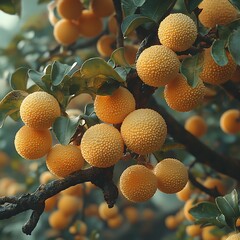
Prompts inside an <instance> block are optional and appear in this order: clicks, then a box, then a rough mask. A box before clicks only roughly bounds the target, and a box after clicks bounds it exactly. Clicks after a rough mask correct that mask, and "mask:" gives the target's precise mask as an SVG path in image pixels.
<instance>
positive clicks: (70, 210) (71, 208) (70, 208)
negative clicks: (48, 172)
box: [58, 195, 80, 216]
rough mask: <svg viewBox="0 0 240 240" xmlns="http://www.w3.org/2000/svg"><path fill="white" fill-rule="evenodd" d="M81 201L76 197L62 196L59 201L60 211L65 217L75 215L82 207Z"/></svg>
mask: <svg viewBox="0 0 240 240" xmlns="http://www.w3.org/2000/svg"><path fill="white" fill-rule="evenodd" d="M79 200H80V199H79V198H78V197H75V196H70V195H62V196H61V198H60V199H59V201H58V209H59V210H60V211H61V212H63V213H64V215H67V216H68V215H73V214H74V213H77V211H78V210H79V206H80V201H79Z"/></svg>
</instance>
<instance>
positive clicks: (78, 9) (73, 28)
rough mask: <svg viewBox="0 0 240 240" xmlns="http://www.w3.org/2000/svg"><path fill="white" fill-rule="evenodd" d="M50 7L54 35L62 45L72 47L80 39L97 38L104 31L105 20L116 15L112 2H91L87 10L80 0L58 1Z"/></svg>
mask: <svg viewBox="0 0 240 240" xmlns="http://www.w3.org/2000/svg"><path fill="white" fill-rule="evenodd" d="M54 6H55V7H56V10H57V13H58V15H59V16H60V17H61V19H58V18H57V17H56V16H55V15H54V7H51V8H50V7H49V20H50V22H51V24H52V25H53V26H54V30H53V35H54V37H55V39H56V41H57V42H58V43H60V44H61V45H65V46H67V45H70V44H72V43H74V42H75V41H77V40H78V38H80V37H96V36H98V35H99V34H100V33H101V32H102V31H103V18H105V17H107V16H110V15H111V14H113V13H114V11H115V10H114V5H113V1H111V0H101V1H99V0H91V1H90V3H89V7H88V8H85V7H84V4H83V3H82V1H80V0H57V1H55V3H54Z"/></svg>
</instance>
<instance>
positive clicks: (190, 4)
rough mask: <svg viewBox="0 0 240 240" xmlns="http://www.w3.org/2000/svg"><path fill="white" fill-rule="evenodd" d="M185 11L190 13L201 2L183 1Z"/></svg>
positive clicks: (193, 0)
mask: <svg viewBox="0 0 240 240" xmlns="http://www.w3.org/2000/svg"><path fill="white" fill-rule="evenodd" d="M184 2H185V6H186V9H187V11H188V12H189V13H192V11H193V10H194V9H196V8H197V7H198V5H199V4H200V3H201V2H202V0H184Z"/></svg>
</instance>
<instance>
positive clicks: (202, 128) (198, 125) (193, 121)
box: [184, 115, 207, 137]
mask: <svg viewBox="0 0 240 240" xmlns="http://www.w3.org/2000/svg"><path fill="white" fill-rule="evenodd" d="M184 127H185V129H186V130H187V131H189V132H190V133H191V134H192V135H194V136H195V137H202V136H203V135H204V134H205V133H206V132H207V124H206V122H205V120H204V118H203V117H201V116H197V115H195V116H191V117H189V118H188V119H187V121H186V122H185V124H184Z"/></svg>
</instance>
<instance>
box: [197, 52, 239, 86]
mask: <svg viewBox="0 0 240 240" xmlns="http://www.w3.org/2000/svg"><path fill="white" fill-rule="evenodd" d="M227 58H228V63H227V65H225V66H219V65H217V63H215V61H214V59H213V58H212V56H211V49H210V48H208V49H206V50H205V51H204V62H203V69H202V72H201V73H200V75H199V76H200V78H201V79H202V80H203V81H204V82H207V83H211V84H213V85H219V84H222V83H225V82H227V81H228V80H230V79H231V77H232V76H233V74H234V72H235V71H236V69H237V65H236V63H235V62H234V60H233V58H232V57H231V55H230V53H229V52H227Z"/></svg>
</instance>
